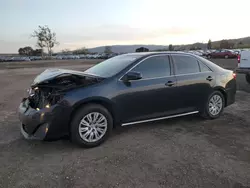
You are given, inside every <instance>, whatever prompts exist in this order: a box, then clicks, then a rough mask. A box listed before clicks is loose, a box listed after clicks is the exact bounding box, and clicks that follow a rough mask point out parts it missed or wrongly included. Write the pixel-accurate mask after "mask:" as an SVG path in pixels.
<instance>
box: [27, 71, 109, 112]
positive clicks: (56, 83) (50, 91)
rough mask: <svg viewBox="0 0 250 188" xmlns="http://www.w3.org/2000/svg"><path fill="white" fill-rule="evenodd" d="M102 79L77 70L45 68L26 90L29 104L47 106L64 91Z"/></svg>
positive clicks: (59, 97) (40, 107)
mask: <svg viewBox="0 0 250 188" xmlns="http://www.w3.org/2000/svg"><path fill="white" fill-rule="evenodd" d="M103 79H104V78H100V77H95V76H92V75H86V74H83V72H79V71H71V70H64V69H47V70H45V71H44V72H43V73H41V74H40V75H38V76H37V77H36V78H35V80H34V82H33V83H32V85H31V88H30V89H29V90H28V93H29V97H28V99H29V102H30V106H31V107H32V108H34V109H42V108H46V107H47V108H48V107H50V106H52V105H54V104H56V103H57V102H58V101H60V100H61V98H62V97H63V95H64V93H65V92H66V91H68V90H72V89H75V88H79V87H86V86H89V85H93V84H96V83H99V82H101V81H102V80H103Z"/></svg>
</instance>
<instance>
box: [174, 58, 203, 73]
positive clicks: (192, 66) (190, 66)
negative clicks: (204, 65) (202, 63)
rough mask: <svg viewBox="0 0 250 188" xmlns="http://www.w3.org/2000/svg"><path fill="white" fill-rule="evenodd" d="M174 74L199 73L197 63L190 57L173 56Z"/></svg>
mask: <svg viewBox="0 0 250 188" xmlns="http://www.w3.org/2000/svg"><path fill="white" fill-rule="evenodd" d="M173 60H174V65H175V74H176V75H178V74H192V73H198V72H200V69H199V64H198V61H197V60H196V59H195V58H193V57H191V56H184V55H173Z"/></svg>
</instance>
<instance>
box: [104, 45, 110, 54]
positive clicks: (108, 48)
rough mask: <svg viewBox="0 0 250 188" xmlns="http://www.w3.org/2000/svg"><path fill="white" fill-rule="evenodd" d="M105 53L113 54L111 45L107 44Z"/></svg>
mask: <svg viewBox="0 0 250 188" xmlns="http://www.w3.org/2000/svg"><path fill="white" fill-rule="evenodd" d="M104 53H105V54H111V53H112V50H111V46H105V49H104Z"/></svg>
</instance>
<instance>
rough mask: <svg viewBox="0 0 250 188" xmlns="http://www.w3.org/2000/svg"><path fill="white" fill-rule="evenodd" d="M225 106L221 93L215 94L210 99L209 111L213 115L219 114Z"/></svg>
mask: <svg viewBox="0 0 250 188" xmlns="http://www.w3.org/2000/svg"><path fill="white" fill-rule="evenodd" d="M222 107H223V100H222V98H221V96H220V95H213V96H212V97H211V98H210V100H209V107H208V108H209V113H210V114H211V115H213V116H216V115H218V114H219V113H220V112H221V110H222Z"/></svg>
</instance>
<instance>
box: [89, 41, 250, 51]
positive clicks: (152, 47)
mask: <svg viewBox="0 0 250 188" xmlns="http://www.w3.org/2000/svg"><path fill="white" fill-rule="evenodd" d="M226 41H228V43H230V44H233V48H250V37H244V38H238V39H227V40H226ZM220 43H221V40H219V41H212V48H219V47H220ZM110 47H111V49H112V52H114V53H131V52H135V50H136V49H137V48H140V47H145V48H148V49H149V50H150V51H156V50H168V45H112V46H110ZM194 47H195V48H198V49H207V43H194V44H185V45H174V49H175V50H190V49H192V48H194ZM88 50H89V52H91V53H102V52H104V50H105V46H100V47H96V48H90V49H88Z"/></svg>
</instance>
